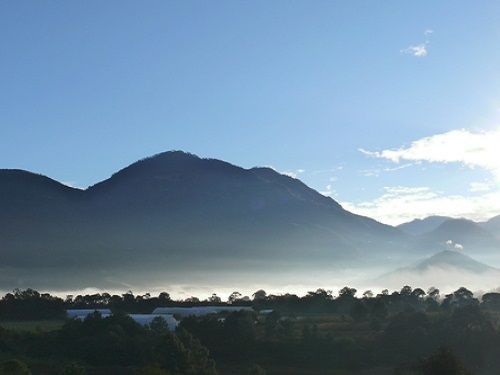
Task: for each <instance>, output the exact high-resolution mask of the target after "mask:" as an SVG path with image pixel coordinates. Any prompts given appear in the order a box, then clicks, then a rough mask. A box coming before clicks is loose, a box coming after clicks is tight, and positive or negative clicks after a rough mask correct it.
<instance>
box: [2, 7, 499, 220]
mask: <svg viewBox="0 0 500 375" xmlns="http://www.w3.org/2000/svg"><path fill="white" fill-rule="evenodd" d="M499 19H500V2H495V1H478V2H470V1H454V2H449V1H418V2H401V1H384V2H375V1H348V2H347V1H344V2H340V1H315V2H309V1H278V0H277V1H272V2H269V1H251V2H247V1H227V2H226V1H210V2H203V1H148V2H136V1H106V2H102V1H71V2H63V1H23V2H18V1H3V2H0V87H1V90H0V168H21V169H27V170H30V171H34V172H37V173H42V174H44V175H47V176H49V177H51V178H54V179H56V180H59V181H61V182H64V183H65V184H68V185H71V186H75V187H81V188H85V187H87V186H89V185H92V184H94V183H96V182H98V181H100V180H102V179H105V178H107V177H109V176H110V175H111V174H112V173H114V172H116V171H117V170H119V169H121V168H123V167H125V166H126V165H128V164H130V163H132V162H134V161H136V160H138V159H141V158H143V157H145V156H150V155H153V154H156V153H159V152H163V151H166V150H184V151H189V152H192V153H195V154H197V155H199V156H202V157H213V158H219V159H223V160H226V161H229V162H231V163H233V164H236V165H240V166H243V167H245V168H250V167H253V166H272V167H273V168H275V169H276V170H278V171H280V172H282V173H287V174H289V175H291V176H294V177H296V178H299V179H301V180H302V181H304V182H305V183H307V184H308V185H309V186H311V187H313V188H315V189H316V190H318V191H320V192H322V193H323V194H325V195H329V196H331V197H332V198H333V199H335V200H337V201H339V202H340V203H341V204H343V205H344V207H346V208H347V209H349V210H352V211H354V212H356V213H360V214H363V215H368V216H371V217H374V218H376V219H377V220H380V221H382V222H384V223H389V224H398V223H401V222H404V221H407V220H411V219H413V218H415V217H419V218H421V217H425V216H428V215H433V214H440V215H450V216H454V217H467V218H470V219H474V220H486V219H487V218H489V217H492V216H495V215H499V214H500V70H499V69H498V68H499V66H500V48H498V46H499V45H500V22H498V20H499Z"/></svg>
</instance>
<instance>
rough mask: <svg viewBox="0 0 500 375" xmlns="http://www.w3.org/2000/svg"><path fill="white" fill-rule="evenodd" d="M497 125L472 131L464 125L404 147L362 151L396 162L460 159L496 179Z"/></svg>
mask: <svg viewBox="0 0 500 375" xmlns="http://www.w3.org/2000/svg"><path fill="white" fill-rule="evenodd" d="M499 145H500V129H498V130H492V131H478V132H472V131H469V130H466V129H460V130H453V131H450V132H447V133H443V134H437V135H433V136H430V137H425V138H422V139H419V140H417V141H414V142H412V144H411V145H410V146H408V147H402V148H399V149H386V150H382V151H367V150H365V149H359V151H361V152H362V153H364V154H365V155H368V156H371V157H375V158H381V159H386V160H390V161H392V162H394V163H400V162H401V161H402V160H406V161H411V162H429V163H445V164H447V163H460V164H463V165H465V166H467V167H470V168H476V167H478V168H482V169H485V170H487V171H489V172H491V173H492V174H493V175H494V176H495V177H496V178H497V179H498V180H500V156H499V155H500V154H499V149H498V147H499Z"/></svg>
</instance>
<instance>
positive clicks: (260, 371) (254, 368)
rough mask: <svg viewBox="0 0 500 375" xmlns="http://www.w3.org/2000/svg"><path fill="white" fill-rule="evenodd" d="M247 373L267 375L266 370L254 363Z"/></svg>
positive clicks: (250, 374)
mask: <svg viewBox="0 0 500 375" xmlns="http://www.w3.org/2000/svg"><path fill="white" fill-rule="evenodd" d="M247 375H266V370H264V369H263V368H262V367H260V366H259V365H255V364H254V365H252V366H250V368H249V369H248V371H247Z"/></svg>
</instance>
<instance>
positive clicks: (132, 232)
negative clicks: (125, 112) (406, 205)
mask: <svg viewBox="0 0 500 375" xmlns="http://www.w3.org/2000/svg"><path fill="white" fill-rule="evenodd" d="M0 186H1V188H0V189H1V190H0V192H1V193H2V195H1V196H2V198H1V200H0V222H1V223H2V224H3V225H2V226H1V227H0V241H1V242H0V246H1V253H0V260H1V261H2V266H3V267H4V269H3V271H4V272H3V274H2V277H3V279H2V278H0V286H2V284H4V285H5V284H7V285H11V284H12V283H17V284H19V283H26V282H29V280H35V281H36V280H38V279H37V278H36V276H37V275H42V274H43V278H44V280H43V281H45V282H47V283H48V284H50V283H51V280H57V274H58V273H60V272H61V270H63V271H64V272H66V273H67V274H68V275H71V276H72V277H73V278H74V281H75V282H76V278H77V274H78V273H77V272H76V271H75V269H78V270H79V272H81V273H82V274H83V276H78V277H85V278H92V279H93V283H94V284H95V285H102V280H103V279H110V275H114V274H115V272H118V273H121V275H120V278H121V280H128V279H129V278H131V277H132V275H131V274H127V273H125V275H123V273H124V272H122V271H123V270H133V271H132V272H134V273H137V274H138V273H140V274H141V275H144V274H146V275H147V274H148V272H151V273H152V272H153V271H155V272H163V273H164V272H173V271H178V272H179V271H181V270H184V271H189V272H191V271H194V270H199V269H202V268H203V267H219V268H224V267H227V266H228V265H230V266H231V267H234V269H246V268H248V266H249V265H255V266H256V267H259V265H262V264H265V263H266V264H267V263H273V262H274V263H276V264H280V263H283V262H287V263H288V264H297V265H304V264H322V265H328V264H329V265H331V266H339V265H340V264H353V263H359V262H370V261H373V260H374V259H383V258H384V257H385V256H389V255H394V254H398V253H401V252H404V250H405V247H406V246H407V241H406V240H407V237H406V236H405V235H404V234H403V233H402V232H400V231H399V230H397V229H395V228H393V227H390V226H387V225H383V224H380V223H378V222H376V221H375V220H372V219H369V218H366V217H361V216H358V215H354V214H352V213H350V212H348V211H346V210H344V209H343V208H342V207H341V206H340V205H339V204H338V203H337V202H335V201H334V200H333V199H331V198H327V197H324V196H323V195H321V194H319V193H318V192H316V191H314V190H313V189H310V188H309V187H307V186H306V185H305V184H303V183H302V182H300V181H299V180H296V179H293V178H290V177H287V176H283V175H280V174H279V173H277V172H275V171H273V170H272V169H269V168H253V169H243V168H240V167H237V166H234V165H232V164H229V163H226V162H223V161H220V160H214V159H202V158H199V157H197V156H195V155H192V154H187V153H184V152H166V153H162V154H159V155H156V156H154V157H151V158H146V159H144V160H141V161H138V162H136V163H134V164H132V165H130V166H128V167H126V168H124V169H122V170H121V171H119V172H117V173H115V174H114V175H113V176H111V177H110V178H109V179H107V180H105V181H102V182H100V183H98V184H96V185H94V186H92V187H90V188H88V189H87V190H83V191H82V190H79V189H72V188H69V187H66V186H64V185H62V184H59V183H57V182H55V181H53V180H50V179H48V178H47V177H43V176H39V175H33V174H30V173H28V172H22V171H17V172H15V173H14V172H9V171H2V172H1V173H0ZM9 270H11V271H12V270H14V271H12V272H9ZM48 270H52V271H53V272H49V271H48ZM42 271H43V272H42ZM127 272H128V271H127ZM26 275H29V277H27V276H26ZM113 277H114V276H113ZM138 277H139V276H138ZM141 277H142V276H141ZM38 281H39V280H38Z"/></svg>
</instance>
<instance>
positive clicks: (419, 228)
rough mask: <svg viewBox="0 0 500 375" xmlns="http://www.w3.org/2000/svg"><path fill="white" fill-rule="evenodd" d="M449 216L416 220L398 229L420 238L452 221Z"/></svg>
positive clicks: (399, 226) (400, 225) (401, 225)
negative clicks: (447, 221)
mask: <svg viewBox="0 0 500 375" xmlns="http://www.w3.org/2000/svg"><path fill="white" fill-rule="evenodd" d="M450 219H451V218H450V217H447V216H429V217H426V218H424V219H415V220H412V221H410V222H408V223H403V224H399V225H398V226H397V228H398V229H400V230H402V231H403V232H405V233H408V234H411V235H414V236H419V235H422V234H425V233H428V232H432V231H433V230H435V229H436V228H437V227H439V226H440V225H441V224H443V223H444V222H445V221H446V220H450Z"/></svg>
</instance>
